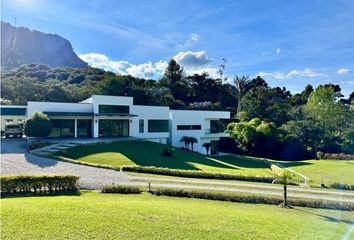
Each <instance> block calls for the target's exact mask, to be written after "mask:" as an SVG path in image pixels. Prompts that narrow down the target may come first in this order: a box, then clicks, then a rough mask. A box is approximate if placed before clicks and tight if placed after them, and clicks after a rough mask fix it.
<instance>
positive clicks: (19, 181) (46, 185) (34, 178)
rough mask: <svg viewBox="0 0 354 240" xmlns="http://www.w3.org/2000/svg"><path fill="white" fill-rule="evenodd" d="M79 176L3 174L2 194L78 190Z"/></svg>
mask: <svg viewBox="0 0 354 240" xmlns="http://www.w3.org/2000/svg"><path fill="white" fill-rule="evenodd" d="M78 179H79V177H77V176H74V175H18V176H3V177H1V178H0V180H1V194H2V195H15V194H27V193H34V194H35V193H52V192H76V191H77V181H78Z"/></svg>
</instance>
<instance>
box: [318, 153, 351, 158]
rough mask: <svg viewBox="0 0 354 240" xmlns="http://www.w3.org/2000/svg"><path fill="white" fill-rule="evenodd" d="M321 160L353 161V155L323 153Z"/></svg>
mask: <svg viewBox="0 0 354 240" xmlns="http://www.w3.org/2000/svg"><path fill="white" fill-rule="evenodd" d="M322 159H335V160H354V154H345V153H325V154H324V156H323V158H322Z"/></svg>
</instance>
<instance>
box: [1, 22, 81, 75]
mask: <svg viewBox="0 0 354 240" xmlns="http://www.w3.org/2000/svg"><path fill="white" fill-rule="evenodd" d="M28 63H37V64H46V65H48V66H52V67H59V66H60V67H77V68H83V67H87V63H85V62H84V61H82V60H81V59H80V58H79V57H78V56H77V55H76V54H75V52H74V51H73V48H72V46H71V43H70V42H69V41H68V40H66V39H64V38H62V37H61V36H59V35H56V34H48V33H43V32H39V31H35V30H34V31H32V30H30V29H28V28H25V27H13V26H12V25H11V24H9V23H6V22H1V67H2V69H3V70H11V69H13V68H16V67H19V66H20V65H22V64H28Z"/></svg>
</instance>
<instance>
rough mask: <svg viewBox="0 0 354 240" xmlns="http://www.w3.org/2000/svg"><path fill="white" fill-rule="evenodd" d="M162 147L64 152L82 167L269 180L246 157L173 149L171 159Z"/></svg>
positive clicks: (119, 145) (127, 145)
mask: <svg viewBox="0 0 354 240" xmlns="http://www.w3.org/2000/svg"><path fill="white" fill-rule="evenodd" d="M165 147H166V145H164V144H159V143H153V142H147V141H127V142H115V143H108V144H97V145H88V146H79V147H75V148H72V149H69V150H67V157H69V158H71V159H74V160H77V161H81V162H86V163H96V164H101V165H109V166H113V167H121V166H127V165H141V166H155V167H164V168H173V169H184V170H202V171H210V172H222V173H233V174H243V175H263V176H272V172H271V170H270V169H269V168H268V165H267V164H265V163H264V162H262V161H259V160H255V159H253V158H250V157H242V156H239V157H236V156H220V157H208V156H204V155H202V154H197V153H193V152H188V151H184V150H181V149H176V148H174V150H173V156H172V157H165V156H163V155H162V150H163V149H164V148H165Z"/></svg>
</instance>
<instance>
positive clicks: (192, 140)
mask: <svg viewBox="0 0 354 240" xmlns="http://www.w3.org/2000/svg"><path fill="white" fill-rule="evenodd" d="M189 143H190V144H191V146H192V152H193V144H194V143H198V139H196V138H195V137H189Z"/></svg>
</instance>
